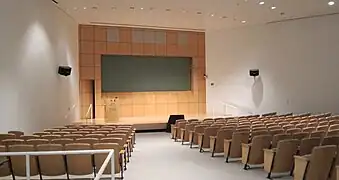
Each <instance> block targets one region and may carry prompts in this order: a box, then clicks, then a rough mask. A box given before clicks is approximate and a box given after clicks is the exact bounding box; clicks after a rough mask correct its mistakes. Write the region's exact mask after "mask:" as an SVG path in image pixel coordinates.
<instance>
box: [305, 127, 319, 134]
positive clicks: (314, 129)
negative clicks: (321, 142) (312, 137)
mask: <svg viewBox="0 0 339 180" xmlns="http://www.w3.org/2000/svg"><path fill="white" fill-rule="evenodd" d="M316 130H317V128H316V127H306V128H304V129H303V132H309V133H311V132H314V131H316Z"/></svg>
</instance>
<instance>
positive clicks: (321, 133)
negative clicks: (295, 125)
mask: <svg viewBox="0 0 339 180" xmlns="http://www.w3.org/2000/svg"><path fill="white" fill-rule="evenodd" d="M325 134H326V132H325V131H314V132H311V134H310V137H319V138H321V139H322V138H323V137H324V136H325Z"/></svg>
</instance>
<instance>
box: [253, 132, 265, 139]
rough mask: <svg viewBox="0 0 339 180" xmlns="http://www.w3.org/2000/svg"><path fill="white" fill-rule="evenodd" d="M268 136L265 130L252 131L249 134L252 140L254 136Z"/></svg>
mask: <svg viewBox="0 0 339 180" xmlns="http://www.w3.org/2000/svg"><path fill="white" fill-rule="evenodd" d="M268 134H269V132H268V131H267V130H261V131H252V132H251V139H253V138H254V137H255V136H261V135H268Z"/></svg>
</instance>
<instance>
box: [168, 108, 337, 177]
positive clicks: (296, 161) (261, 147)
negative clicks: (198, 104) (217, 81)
mask: <svg viewBox="0 0 339 180" xmlns="http://www.w3.org/2000/svg"><path fill="white" fill-rule="evenodd" d="M179 126H180V134H179V135H178V134H176V136H174V135H173V132H172V137H173V138H174V137H178V138H177V140H179V141H180V142H181V144H182V145H185V142H189V145H190V146H189V147H191V148H193V147H196V146H198V147H199V150H200V152H208V151H206V150H207V149H209V152H210V153H211V154H212V157H217V156H215V153H222V152H223V153H224V158H225V159H226V162H227V163H228V162H229V161H230V160H231V159H232V160H235V161H238V160H241V162H242V163H243V165H244V169H246V170H247V169H249V168H250V167H252V166H253V167H259V168H260V167H261V168H263V169H264V170H265V171H266V172H267V173H268V176H267V177H268V178H271V176H272V175H274V174H277V175H280V176H281V175H282V174H283V175H294V179H298V178H299V179H303V177H306V179H311V180H312V179H319V178H324V179H327V178H328V179H331V180H334V179H336V177H337V176H339V175H338V174H337V171H339V168H338V170H337V168H336V166H338V165H339V158H338V155H337V154H339V153H337V151H338V149H337V147H339V146H338V145H339V116H338V115H332V114H331V113H322V114H311V113H303V114H297V115H293V114H291V113H288V114H286V115H279V114H277V113H267V114H264V115H251V116H239V117H228V118H215V119H213V118H205V119H203V120H199V121H196V120H195V121H192V122H191V121H189V120H179V122H177V123H176V124H175V125H173V128H172V130H174V131H177V132H179V130H178V129H179ZM177 132H175V133H177ZM329 147H330V148H329ZM332 147H335V149H333V148H332ZM327 152H329V153H327ZM333 152H334V153H333ZM320 157H323V158H320ZM307 163H308V167H307V168H305V167H303V166H305V164H307ZM322 163H324V166H323V167H321V168H319V166H322V165H321V164H322ZM303 168H304V169H303ZM316 169H317V170H316ZM281 173H282V174H281ZM324 173H327V175H326V176H327V178H325V175H324Z"/></svg>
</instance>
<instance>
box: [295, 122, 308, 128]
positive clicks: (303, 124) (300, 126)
mask: <svg viewBox="0 0 339 180" xmlns="http://www.w3.org/2000/svg"><path fill="white" fill-rule="evenodd" d="M306 126H307V124H306V123H299V124H296V125H295V128H300V129H304V128H306Z"/></svg>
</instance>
